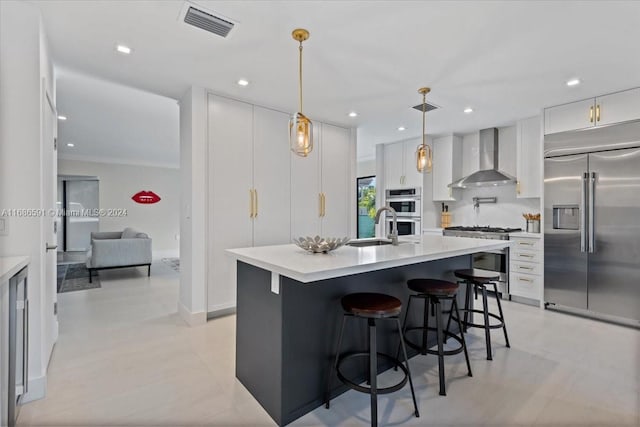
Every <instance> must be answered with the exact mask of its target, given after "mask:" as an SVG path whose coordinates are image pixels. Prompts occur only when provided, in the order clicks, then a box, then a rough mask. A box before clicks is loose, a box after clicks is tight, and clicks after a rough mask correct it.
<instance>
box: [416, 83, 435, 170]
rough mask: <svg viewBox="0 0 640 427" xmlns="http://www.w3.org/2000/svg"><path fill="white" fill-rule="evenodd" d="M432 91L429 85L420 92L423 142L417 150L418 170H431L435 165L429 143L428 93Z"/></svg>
mask: <svg viewBox="0 0 640 427" xmlns="http://www.w3.org/2000/svg"><path fill="white" fill-rule="evenodd" d="M430 91H431V89H429V88H428V87H421V88H420V89H418V93H420V94H422V144H420V145H418V149H417V150H416V168H417V169H418V172H421V173H422V172H425V171H426V172H427V173H430V172H431V168H432V166H433V151H432V150H431V147H430V146H429V145H428V144H427V133H426V132H427V129H426V126H427V110H426V108H427V94H428V93H429V92H430Z"/></svg>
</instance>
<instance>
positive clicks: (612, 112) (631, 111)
mask: <svg viewBox="0 0 640 427" xmlns="http://www.w3.org/2000/svg"><path fill="white" fill-rule="evenodd" d="M637 119H640V88H637V89H631V90H625V91H624V92H618V93H612V94H611V95H604V96H599V97H597V98H596V124H597V125H610V124H612V123H620V122H627V121H629V120H637Z"/></svg>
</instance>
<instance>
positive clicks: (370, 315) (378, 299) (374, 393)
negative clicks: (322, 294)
mask: <svg viewBox="0 0 640 427" xmlns="http://www.w3.org/2000/svg"><path fill="white" fill-rule="evenodd" d="M341 303H342V308H343V310H344V313H343V317H342V326H341V328H340V335H339V337H338V344H337V346H336V358H335V361H334V364H333V367H332V369H330V370H329V372H328V376H327V382H326V384H327V389H326V391H325V406H326V408H327V409H329V404H330V399H331V397H330V393H331V374H332V372H333V370H335V372H336V374H337V376H338V379H339V380H340V381H341V382H342V383H344V384H345V385H347V386H348V387H349V388H352V389H354V390H357V391H359V392H362V393H368V394H370V395H371V425H372V426H377V425H378V395H379V394H387V393H392V392H394V391H397V390H400V389H401V388H402V387H404V385H405V384H406V383H407V380H408V381H409V386H410V387H411V396H412V397H413V407H414V409H415V412H414V414H415V416H416V417H419V416H420V413H419V412H418V403H417V402H416V395H415V392H414V390H413V381H412V379H411V371H410V369H409V359H408V357H407V349H406V347H405V345H404V340H403V338H402V333H401V330H400V320H399V319H398V315H399V314H400V311H401V309H402V302H401V301H400V300H399V299H397V298H395V297H392V296H390V295H385V294H378V293H355V294H348V295H345V296H344V297H342V300H341ZM347 317H355V318H361V319H367V323H368V325H369V327H368V335H369V351H368V352H361V353H350V354H346V355H344V356H342V357H341V356H340V348H341V347H342V339H343V337H344V327H345V322H346V320H347ZM377 319H391V320H395V322H396V325H397V326H398V333H399V335H400V347H401V348H402V352H403V355H404V360H405V363H406V367H405V366H403V365H402V362H400V360H398V359H397V358H393V357H391V356H389V355H388V354H383V353H379V352H378V351H377V347H376V320H377ZM365 356H366V357H367V358H368V359H369V373H368V375H369V376H368V378H369V381H368V382H367V384H370V386H369V387H366V386H362V385H360V384H357V383H355V382H354V381H352V380H350V379H348V378H346V377H345V376H344V375H343V373H342V371H341V369H340V367H341V365H342V363H343V362H345V361H346V360H348V359H351V358H356V357H365ZM378 357H381V358H383V359H386V360H388V361H390V362H392V363H393V364H394V365H396V366H400V368H401V369H402V371H403V372H404V378H403V379H402V380H401V381H400V382H398V383H397V384H395V385H393V386H390V387H385V388H378V385H377V376H378Z"/></svg>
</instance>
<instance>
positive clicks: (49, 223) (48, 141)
mask: <svg viewBox="0 0 640 427" xmlns="http://www.w3.org/2000/svg"><path fill="white" fill-rule="evenodd" d="M43 87H46V85H44V84H43ZM43 97H44V100H43V101H44V102H43V109H44V111H43V122H42V126H43V129H42V138H43V139H42V144H43V147H42V160H43V163H42V181H43V182H42V184H43V185H42V188H43V191H42V206H43V208H45V209H47V215H45V216H44V217H43V224H42V233H43V239H42V241H43V242H45V244H44V247H43V248H42V250H43V252H44V257H43V260H44V267H43V270H44V272H43V273H44V280H43V288H44V292H43V294H44V300H43V314H42V316H43V319H42V320H43V321H42V324H43V325H45V326H46V328H45V332H44V334H43V335H44V337H43V338H44V339H43V342H44V345H45V350H46V353H45V354H46V355H47V356H49V355H50V354H51V352H52V351H53V345H54V343H55V342H56V340H57V339H58V316H57V313H56V310H55V306H56V302H57V300H58V289H57V273H56V264H57V260H56V257H57V252H56V248H57V244H58V237H57V231H58V230H57V228H58V225H57V222H56V220H57V212H56V208H57V206H56V202H57V192H58V154H57V141H56V138H57V114H56V109H55V105H54V103H53V100H52V99H51V97H50V96H49V94H48V93H47V92H46V90H44V91H43ZM25 297H26V295H25Z"/></svg>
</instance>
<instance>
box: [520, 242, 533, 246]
mask: <svg viewBox="0 0 640 427" xmlns="http://www.w3.org/2000/svg"><path fill="white" fill-rule="evenodd" d="M518 244H519V245H522V246H533V245H534V243H529V242H518Z"/></svg>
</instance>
